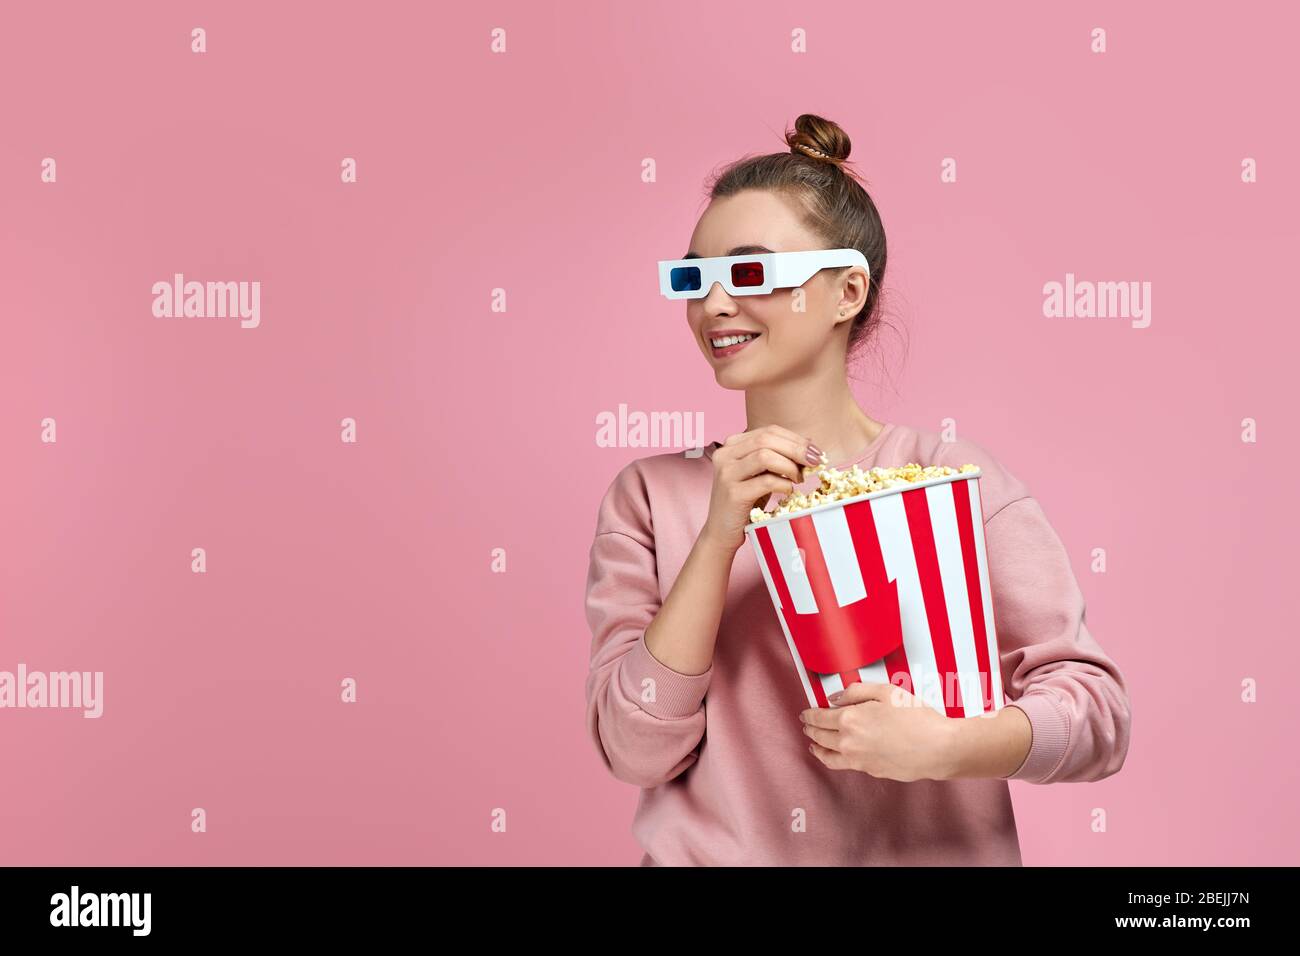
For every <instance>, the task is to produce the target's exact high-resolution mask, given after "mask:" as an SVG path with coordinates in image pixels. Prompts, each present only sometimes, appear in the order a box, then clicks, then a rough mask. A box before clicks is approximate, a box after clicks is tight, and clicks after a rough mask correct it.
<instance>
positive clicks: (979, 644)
mask: <svg viewBox="0 0 1300 956" xmlns="http://www.w3.org/2000/svg"><path fill="white" fill-rule="evenodd" d="M969 483H970V479H969V478H967V479H965V480H961V481H954V482H952V494H953V501H954V504H956V506H957V532H958V534H959V535H960V537H961V558H962V565H963V566H964V567H965V569H966V598H967V601H968V603H969V604H970V619H971V625H972V627H973V628H974V632H975V659H976V660H978V661H979V668H980V695H981V698H982V699H981V701H980V711H981V712H982V713H987V712H988V711H989V710H990V709H991V708H992V703H993V676H992V674H990V672H989V641H988V632H987V631H986V630H985V629H984V594H983V592H982V591H981V590H980V564H979V554H978V553H977V552H976V550H975V524H974V517H973V516H972V515H971V503H970V484H969ZM981 520H982V518H981Z"/></svg>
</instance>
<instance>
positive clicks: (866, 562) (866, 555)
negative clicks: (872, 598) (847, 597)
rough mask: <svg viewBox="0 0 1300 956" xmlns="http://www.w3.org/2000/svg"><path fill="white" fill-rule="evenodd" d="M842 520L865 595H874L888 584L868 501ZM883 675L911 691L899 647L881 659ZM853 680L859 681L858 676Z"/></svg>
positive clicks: (851, 509)
mask: <svg viewBox="0 0 1300 956" xmlns="http://www.w3.org/2000/svg"><path fill="white" fill-rule="evenodd" d="M844 517H845V519H846V520H847V521H848V525H849V537H851V538H852V539H853V550H854V551H855V552H857V555H858V568H859V569H860V570H861V571H862V583H863V584H864V585H865V586H866V588H867V594H868V595H871V594H873V593H874V591H873V588H883V587H884V586H885V585H886V584H887V583H888V580H887V579H888V572H887V571H886V570H885V555H884V553H883V552H882V551H881V550H880V535H879V534H878V533H877V531H876V516H875V513H874V512H873V511H872V504H871V501H869V500H868V501H863V502H861V503H859V504H856V505H850V506H848V507H847V508H845V509H844ZM883 659H884V662H885V671H886V672H887V673H888V675H889V678H888V679H889V682H890V683H891V684H895V685H899V684H901V686H903V687H904V688H905V689H906V690H908V691H909V692H910V691H911V682H912V673H911V671H909V670H908V668H907V651H906V650H905V649H904V648H903V645H902V644H899V645H898V647H897V648H896V649H895V650H893V651H890V652H889V653H888V654H886V655H885V656H884V658H883ZM895 674H900V675H903V677H904V678H905V681H906V682H905V683H903V682H900V681H896V680H895V679H894V675H895ZM854 679H855V680H859V681H860V680H861V679H862V678H861V677H860V676H858V675H857V674H855V675H854Z"/></svg>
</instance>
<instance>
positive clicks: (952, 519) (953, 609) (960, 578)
mask: <svg viewBox="0 0 1300 956" xmlns="http://www.w3.org/2000/svg"><path fill="white" fill-rule="evenodd" d="M925 500H926V502H927V504H928V505H929V508H930V526H931V527H932V528H933V529H934V547H935V551H936V553H937V557H938V561H939V578H940V580H941V581H942V582H943V600H944V603H945V604H946V605H947V609H948V610H947V614H948V629H949V631H950V632H951V634H952V652H953V658H954V659H955V660H956V662H957V686H958V687H959V688H960V689H961V705H962V708H963V710H965V712H966V716H967V717H978V716H979V715H980V714H982V713H984V705H983V703H982V700H983V696H982V694H981V690H980V662H979V658H978V657H976V656H975V628H974V626H973V623H972V621H971V614H970V592H968V591H967V590H966V565H965V562H964V561H963V560H962V550H961V530H960V529H959V528H958V526H957V502H956V499H955V498H954V496H953V486H952V482H949V483H947V484H942V485H931V486H930V487H928V488H926V489H925Z"/></svg>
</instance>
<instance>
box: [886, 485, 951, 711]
mask: <svg viewBox="0 0 1300 956" xmlns="http://www.w3.org/2000/svg"><path fill="white" fill-rule="evenodd" d="M871 515H872V517H873V518H874V519H875V524H876V536H877V537H878V538H879V539H880V551H881V555H882V556H883V557H884V560H885V575H886V577H887V578H888V579H889V580H892V581H897V582H898V603H899V610H900V612H901V615H902V619H903V652H904V653H905V654H906V655H907V669H908V672H909V673H910V675H911V678H912V687H911V692H912V693H913V694H915V695H916V696H917V697H919V698H921V700H922V701H924V702H925V703H926V704H927V705H929V706H930V707H933V708H934V709H935V710H937V711H938V712H939V713H941V714H945V713H946V711H945V710H944V707H943V681H942V679H941V677H940V675H939V665H938V663H936V661H935V659H934V647H933V646H932V645H931V643H930V622H929V621H928V620H927V618H926V615H925V598H924V596H923V595H922V593H921V578H920V575H919V574H918V573H917V570H916V555H915V554H914V553H913V551H912V536H911V533H910V532H909V531H908V527H907V512H906V510H905V509H904V507H903V495H902V494H896V495H885V496H884V497H881V498H875V499H871Z"/></svg>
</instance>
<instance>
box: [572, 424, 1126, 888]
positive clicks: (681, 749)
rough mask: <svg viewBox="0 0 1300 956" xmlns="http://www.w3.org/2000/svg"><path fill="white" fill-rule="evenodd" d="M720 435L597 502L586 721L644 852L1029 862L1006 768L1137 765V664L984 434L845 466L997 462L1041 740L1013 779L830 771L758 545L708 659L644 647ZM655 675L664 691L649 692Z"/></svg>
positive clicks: (1020, 659) (1009, 569)
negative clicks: (1132, 703) (1118, 649)
mask: <svg viewBox="0 0 1300 956" xmlns="http://www.w3.org/2000/svg"><path fill="white" fill-rule="evenodd" d="M717 444H718V443H717V442H714V443H713V444H710V445H709V446H707V447H706V448H705V449H704V453H703V455H700V456H699V457H687V456H686V454H685V453H683V452H672V453H664V454H657V455H651V456H648V457H645V458H640V459H637V460H635V461H632V462H630V463H629V464H627V465H626V466H625V467H624V468H623V469H622V470H621V471H619V473H618V474H617V475H616V476H615V478H614V480H613V482H612V483H611V485H610V487H609V490H608V491H607V492H606V494H605V497H604V499H603V500H602V501H601V504H600V509H599V512H598V515H597V518H596V534H595V540H594V542H593V544H592V546H591V564H590V569H589V573H588V577H587V594H586V609H587V621H588V623H589V624H590V627H591V631H592V644H591V670H590V673H589V675H588V678H587V725H588V729H589V731H590V733H591V737H592V740H593V742H594V743H595V745H596V747H597V749H598V750H599V752H600V754H601V756H602V758H603V759H604V760H605V763H606V765H607V766H608V767H609V769H610V771H611V773H613V775H614V776H615V777H616V778H618V779H619V780H624V781H626V782H628V783H631V784H635V785H636V786H638V787H641V788H642V790H641V798H640V801H639V802H638V805H637V810H636V816H635V818H634V820H633V823H632V832H633V834H634V835H635V836H636V838H637V840H638V841H639V842H640V844H641V846H642V847H643V848H644V850H645V856H644V857H643V858H642V860H641V864H642V865H643V866H655V865H691V864H696V865H723V866H728V865H734V866H745V865H796V866H799V865H896V864H903V865H926V864H939V865H1017V866H1018V865H1020V864H1021V858H1020V843H1019V840H1018V838H1017V835H1016V823H1015V818H1014V815H1013V813H1012V807H1011V795H1010V792H1009V788H1008V786H1007V780H1024V781H1026V782H1028V783H1063V782H1067V781H1087V780H1100V779H1102V778H1103V777H1107V776H1109V775H1111V774H1113V773H1115V772H1116V771H1117V770H1119V768H1120V767H1121V766H1123V764H1124V757H1125V755H1126V754H1127V752H1128V744H1129V725H1130V720H1131V716H1130V710H1129V699H1128V689H1127V687H1126V685H1125V681H1124V677H1123V676H1122V675H1121V673H1120V671H1119V668H1118V667H1117V666H1116V665H1115V663H1114V661H1112V660H1111V659H1110V658H1109V657H1108V656H1107V655H1106V653H1105V652H1104V651H1103V650H1102V649H1101V647H1100V646H1099V645H1098V644H1097V642H1096V640H1094V639H1093V637H1092V634H1091V633H1089V631H1088V629H1087V627H1086V626H1085V624H1084V599H1083V594H1082V593H1081V592H1080V590H1079V585H1078V582H1077V581H1076V580H1075V577H1074V574H1073V572H1072V571H1071V568H1070V560H1069V557H1068V555H1067V554H1066V551H1065V548H1064V547H1063V546H1062V544H1061V540H1060V538H1059V537H1058V536H1057V534H1056V532H1055V531H1054V530H1053V528H1052V526H1051V525H1050V524H1049V523H1048V521H1047V518H1046V516H1045V515H1044V514H1043V510H1042V508H1041V507H1040V506H1039V504H1038V502H1037V501H1035V500H1034V499H1033V498H1032V497H1031V496H1030V494H1029V489H1028V488H1027V487H1026V486H1025V485H1024V484H1023V483H1022V482H1021V481H1020V480H1018V479H1017V478H1015V477H1014V476H1013V475H1012V474H1011V473H1010V472H1008V471H1007V470H1006V469H1005V468H1004V467H1002V466H1001V465H999V464H998V463H997V462H996V461H995V460H994V459H993V458H991V457H990V456H989V454H988V453H987V452H986V451H984V449H983V448H981V447H980V446H979V445H977V444H975V443H973V442H971V441H956V442H944V441H942V440H941V439H940V437H939V436H938V435H937V434H934V433H931V432H925V431H919V430H916V429H913V428H909V427H908V426H906V425H901V424H886V425H885V428H884V430H883V431H881V432H880V434H879V435H878V436H877V437H876V439H875V440H874V441H873V442H872V443H871V445H870V446H869V447H867V448H866V449H865V450H864V452H863V453H862V454H861V455H860V456H859V457H857V458H855V459H853V460H851V461H846V462H833V463H832V464H833V465H834V467H836V468H845V467H848V466H850V465H852V464H854V463H855V462H856V463H857V464H859V465H861V466H862V467H863V468H864V469H865V468H871V467H873V466H876V465H879V466H881V467H889V466H898V465H905V464H907V463H909V462H917V463H919V464H922V465H952V466H953V467H957V466H959V465H963V464H966V463H967V462H972V463H974V464H976V465H978V466H979V467H980V469H981V470H982V472H983V474H982V475H981V477H980V493H981V497H982V500H983V504H984V532H985V537H986V542H987V553H988V564H989V576H990V580H991V583H992V588H993V606H994V614H993V616H994V620H995V622H996V624H997V627H998V644H999V647H1000V649H1001V656H1002V660H1001V667H1002V682H1003V687H1004V689H1005V693H1006V697H1007V701H1008V706H1015V707H1019V708H1020V709H1021V710H1023V711H1024V712H1025V714H1026V715H1027V716H1028V717H1029V721H1030V724H1031V725H1032V728H1033V743H1032V745H1031V748H1030V751H1029V755H1028V756H1027V757H1026V758H1025V761H1024V763H1023V764H1022V765H1021V766H1020V767H1019V769H1017V770H1016V771H1015V772H1014V773H1012V774H1010V775H1009V776H1007V777H1004V778H987V779H959V780H947V781H938V780H917V781H912V782H910V783H902V782H899V781H895V780H884V779H878V778H875V777H872V776H870V775H868V774H865V773H861V772H859V771H850V770H831V769H829V768H827V767H825V766H824V765H823V764H822V763H821V762H820V761H818V760H817V758H816V757H814V756H813V755H812V754H811V753H810V752H809V751H808V738H807V737H806V736H805V735H804V733H803V729H802V724H801V723H800V721H799V713H800V711H802V710H804V709H806V708H807V706H808V703H807V700H806V698H805V697H804V692H803V688H802V686H801V684H800V681H799V676H798V674H797V672H796V670H795V666H794V662H793V660H792V659H791V656H790V651H789V649H788V646H787V644H786V640H785V636H784V635H783V633H782V631H781V627H780V624H779V622H778V620H777V616H776V611H775V610H774V609H773V607H772V603H771V600H770V598H769V597H768V593H767V588H766V586H765V584H764V582H763V578H762V576H761V574H760V572H759V569H758V564H757V562H756V560H755V558H754V554H753V552H752V548H751V545H750V544H749V543H748V541H746V543H745V544H744V545H743V546H742V547H741V549H740V550H739V551H738V552H737V553H736V560H735V562H734V563H733V565H732V569H731V580H730V584H729V586H728V590H727V599H726V606H725V607H724V609H723V613H722V623H721V626H720V628H719V632H718V640H717V645H716V648H715V652H714V658H713V664H712V666H711V667H710V668H709V670H708V671H706V672H705V673H703V674H698V675H687V674H681V673H678V672H677V671H674V670H672V669H670V668H668V667H667V666H665V665H664V664H662V663H660V662H659V661H658V660H656V659H655V658H654V657H653V656H652V655H651V654H650V652H649V650H648V649H647V648H646V644H645V639H644V633H645V629H646V627H647V626H648V625H649V624H650V622H651V621H652V620H653V619H654V616H655V614H656V613H657V611H658V610H659V608H660V606H661V603H662V601H663V599H664V598H665V597H666V596H667V595H668V592H669V590H670V589H671V588H672V585H673V581H674V580H675V579H676V576H677V574H678V572H679V571H680V570H681V567H682V565H683V563H684V562H685V561H686V557H687V555H688V554H689V552H690V550H691V547H692V546H693V545H694V543H695V538H696V536H697V535H698V534H699V531H700V528H701V527H702V526H703V524H704V520H705V517H706V515H707V513H708V506H709V497H710V490H711V487H712V482H713V464H712V461H711V458H712V455H713V450H714V448H715V447H716V446H717ZM816 484H817V479H816V478H815V477H812V478H809V479H808V481H807V482H805V483H804V484H802V485H800V488H801V489H804V490H807V489H808V488H811V487H815V486H816ZM646 678H653V679H654V682H655V690H656V693H655V695H654V696H655V701H654V702H653V703H647V702H644V701H642V699H641V696H642V695H641V688H642V686H643V685H642V681H643V680H645V679H646ZM953 719H960V718H953ZM968 719H973V718H968ZM800 810H802V811H803V814H802V815H800V814H799V812H798V811H800ZM799 819H802V820H803V821H805V822H804V825H803V826H802V827H796V826H794V824H795V823H796V820H799Z"/></svg>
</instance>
